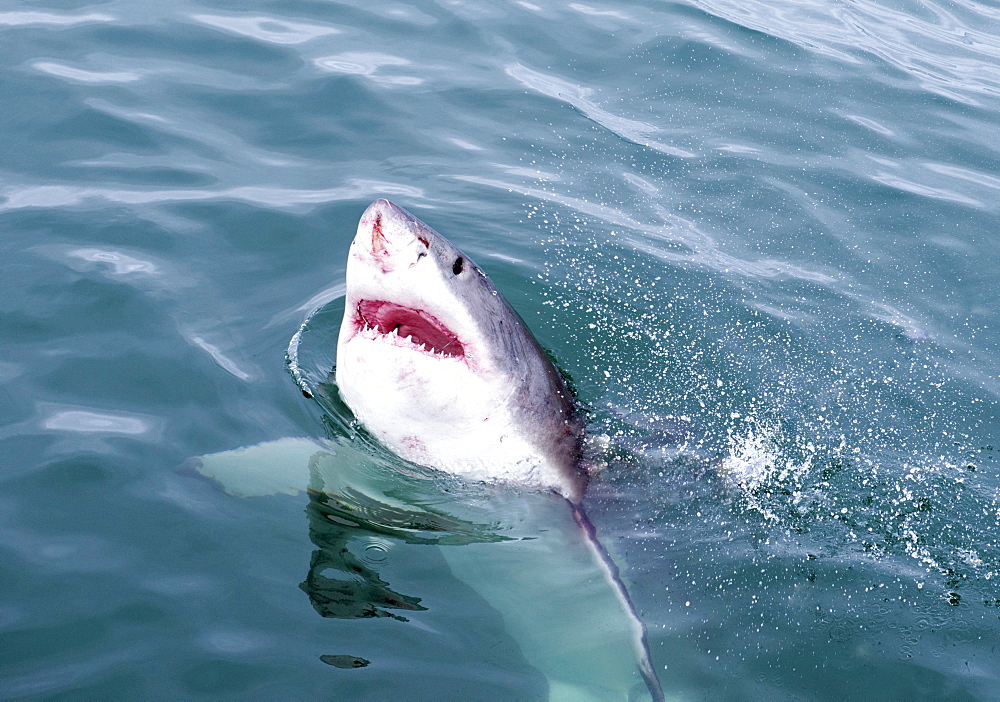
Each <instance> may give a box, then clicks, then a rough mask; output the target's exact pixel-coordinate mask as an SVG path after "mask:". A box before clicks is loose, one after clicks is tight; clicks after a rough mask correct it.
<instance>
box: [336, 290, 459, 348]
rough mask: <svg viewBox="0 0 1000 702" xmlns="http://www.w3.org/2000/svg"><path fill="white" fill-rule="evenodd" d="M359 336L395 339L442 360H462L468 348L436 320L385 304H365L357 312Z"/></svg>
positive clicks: (380, 302) (419, 312)
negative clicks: (437, 356)
mask: <svg viewBox="0 0 1000 702" xmlns="http://www.w3.org/2000/svg"><path fill="white" fill-rule="evenodd" d="M356 313H357V319H356V320H355V324H357V328H358V332H359V333H362V334H363V333H365V332H368V333H369V334H373V335H374V336H373V337H372V338H375V336H379V335H382V336H388V337H390V338H391V337H395V338H396V339H398V340H399V341H400V342H404V343H410V344H413V345H414V346H416V347H417V349H418V350H421V351H425V352H427V353H432V354H435V355H439V356H449V357H462V356H465V348H464V347H463V346H462V342H460V341H459V340H458V337H457V336H455V334H453V333H452V331H451V330H450V329H448V327H446V326H445V325H444V324H442V323H441V322H440V321H438V320H437V319H435V318H434V316H432V315H430V314H428V313H426V312H423V311H422V310H418V309H414V308H412V307H404V306H402V305H397V304H396V303H394V302H388V301H386V300H362V301H361V302H359V303H358V305H357V308H356Z"/></svg>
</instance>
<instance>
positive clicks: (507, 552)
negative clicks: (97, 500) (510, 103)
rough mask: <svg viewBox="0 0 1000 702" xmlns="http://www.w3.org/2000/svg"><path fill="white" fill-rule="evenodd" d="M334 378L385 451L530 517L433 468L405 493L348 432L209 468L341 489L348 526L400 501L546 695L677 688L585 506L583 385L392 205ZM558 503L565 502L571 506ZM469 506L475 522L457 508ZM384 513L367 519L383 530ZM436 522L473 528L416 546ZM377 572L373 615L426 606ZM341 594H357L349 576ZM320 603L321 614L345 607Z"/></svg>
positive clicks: (360, 239) (273, 487)
mask: <svg viewBox="0 0 1000 702" xmlns="http://www.w3.org/2000/svg"><path fill="white" fill-rule="evenodd" d="M336 384H337V388H338V389H339V394H340V396H341V397H342V399H343V401H344V402H345V403H346V405H347V406H348V407H349V408H350V409H351V411H352V412H353V413H354V415H355V417H356V418H357V419H358V421H359V422H360V423H361V424H362V425H363V426H364V427H365V429H366V430H367V431H368V432H369V433H370V434H371V435H372V436H374V437H375V438H376V439H378V441H379V442H381V443H382V444H383V445H384V446H385V447H386V448H388V449H389V450H391V451H392V452H394V453H395V454H397V455H398V456H400V457H401V458H403V459H405V460H407V461H409V462H411V463H414V464H417V465H419V466H426V467H429V468H432V469H436V470H438V471H442V472H444V473H447V474H450V475H453V476H458V477H459V478H461V479H463V480H464V481H466V482H469V481H472V482H477V481H486V482H492V483H502V484H505V485H508V486H513V487H515V488H517V491H516V492H515V494H516V499H518V500H519V501H521V502H522V503H523V504H524V505H526V506H527V509H526V510H525V509H521V510H520V513H521V514H528V513H530V516H528V517H519V518H518V520H517V521H518V524H517V525H516V526H510V525H507V526H504V527H503V528H501V529H499V530H498V529H496V528H495V527H496V526H497V525H493V527H488V526H485V525H482V524H477V523H476V522H477V521H481V520H482V518H483V512H482V507H481V506H479V508H478V510H479V511H476V510H472V511H471V512H470V511H469V505H468V504H465V503H463V502H462V498H460V497H459V496H457V495H453V494H452V493H448V495H447V496H438V497H428V496H427V495H426V490H427V487H426V482H425V481H424V482H423V484H419V485H418V484H417V483H420V481H417V483H413V481H409V482H408V484H409V485H410V487H411V488H412V489H413V492H414V495H413V496H411V497H410V498H405V497H404V498H401V497H400V495H401V494H403V493H406V492H407V491H406V490H401V489H400V485H398V484H397V485H392V483H393V481H394V480H395V481H396V482H397V483H400V482H407V481H408V478H407V476H401V475H397V476H396V477H395V478H394V476H393V473H394V472H395V471H388V472H387V471H382V472H377V471H376V472H372V471H371V470H367V469H361V468H359V467H358V466H359V465H360V464H361V463H364V460H362V461H360V462H359V460H358V454H357V452H356V449H353V448H352V447H350V446H349V445H345V444H344V443H343V442H336V441H334V442H327V443H324V444H317V443H315V442H312V441H310V440H307V439H284V440H280V441H277V442H269V443H267V444H262V445H260V446H257V447H251V448H245V449H237V450H235V451H227V452H223V453H220V454H212V455H209V456H204V457H202V458H201V459H200V461H199V462H198V470H200V471H201V472H202V473H203V474H204V475H207V476H209V477H212V478H215V479H217V480H218V481H220V482H221V483H222V484H223V485H224V487H225V488H226V490H227V491H228V492H230V493H233V494H240V495H255V494H267V493H273V492H291V491H294V490H295V489H302V488H303V487H304V486H305V484H306V483H308V484H309V488H310V491H311V493H312V494H313V496H314V504H315V500H316V496H317V495H326V496H331V495H333V496H334V497H333V498H330V499H326V501H325V502H324V504H330V505H334V508H335V509H339V508H340V506H341V505H343V504H347V505H348V507H347V509H346V511H343V510H341V511H340V512H338V514H340V515H341V516H340V517H337V519H336V520H340V523H343V519H344V518H345V515H346V517H347V518H349V519H354V520H355V521H357V519H358V517H357V515H358V514H369V515H372V514H375V515H379V514H381V515H383V516H384V515H386V514H390V513H391V515H392V520H393V522H394V523H396V524H404V523H407V524H410V525H411V528H410V529H409V530H408V531H407V532H406V533H407V534H408V535H409V536H407V537H405V538H404V540H405V541H406V542H407V543H417V542H422V543H437V544H438V545H441V546H442V548H441V552H442V554H443V555H444V556H445V560H446V561H447V562H448V564H449V566H450V567H451V570H452V572H453V573H454V574H455V575H456V576H457V577H458V578H459V579H461V580H464V581H465V582H467V583H468V584H469V585H471V586H472V587H473V588H474V589H475V590H476V591H477V592H479V593H480V595H481V596H483V597H484V599H486V600H487V601H488V602H489V603H490V604H491V605H493V606H494V607H495V608H496V609H497V610H498V611H499V612H500V613H501V615H502V616H503V618H504V622H505V625H506V628H507V629H508V632H509V633H510V634H511V635H512V636H513V637H514V638H515V640H516V641H517V642H518V644H519V646H520V648H521V649H522V653H523V654H524V655H525V657H526V658H528V659H529V660H531V662H532V663H533V664H534V665H535V666H537V667H538V668H539V669H540V670H541V672H542V673H543V674H545V676H546V678H547V679H548V682H549V698H550V699H566V700H570V699H573V700H577V699H613V698H620V699H633V698H634V695H635V689H634V688H635V684H636V682H638V677H637V676H636V672H638V674H639V676H641V679H642V681H643V682H644V683H645V685H644V686H645V688H646V689H647V690H648V692H649V695H650V696H651V697H652V699H653V700H662V699H663V692H662V689H661V687H660V683H659V680H658V679H657V677H656V674H655V673H654V672H653V667H652V664H651V661H650V655H649V648H648V643H647V638H646V630H645V626H644V625H643V623H642V621H641V620H640V619H639V617H638V615H637V614H636V611H635V607H634V606H633V604H632V601H631V599H630V597H629V594H628V591H627V589H626V587H625V585H624V583H623V582H622V579H621V577H620V574H619V571H618V567H617V565H616V564H615V562H614V560H613V559H612V557H611V556H610V554H609V553H608V551H607V550H606V549H605V548H604V546H603V545H602V544H601V542H600V541H599V540H598V538H597V534H596V530H595V528H594V526H593V524H592V523H591V522H590V519H589V518H588V517H587V515H586V512H585V511H584V509H583V505H582V500H583V496H584V492H585V490H586V486H587V481H588V474H587V470H586V467H585V465H584V462H583V460H582V457H581V454H582V444H583V434H584V423H583V420H582V418H581V416H580V414H579V412H578V411H577V408H576V405H575V403H574V398H573V397H572V394H571V392H570V390H569V389H568V387H567V385H566V383H565V381H564V380H563V378H562V376H561V375H560V373H559V372H558V371H557V370H556V368H555V367H554V366H553V365H552V362H551V361H550V360H549V358H548V357H547V356H546V354H545V352H544V351H543V350H542V348H541V347H540V346H539V344H538V342H537V341H536V340H535V338H534V337H533V336H532V334H531V333H530V331H528V329H527V327H526V326H525V324H524V322H523V321H522V320H521V318H520V317H519V316H518V315H517V313H516V312H515V311H514V310H513V309H512V308H511V306H510V305H509V304H508V303H507V301H506V300H504V298H503V297H502V296H501V295H500V293H499V292H498V291H497V289H496V288H495V287H494V286H493V283H492V282H491V281H490V280H489V278H487V277H486V275H485V273H483V272H482V270H481V269H480V268H479V267H478V266H476V265H475V264H474V263H473V262H472V261H471V260H470V259H469V258H468V256H466V255H465V254H463V253H462V252H461V251H459V250H458V249H457V248H456V247H455V246H454V245H452V244H451V243H450V242H449V241H448V240H447V239H445V238H444V237H443V236H441V235H440V234H438V233H437V232H435V231H434V230H433V229H431V228H430V227H428V226H427V225H425V224H424V223H423V222H421V221H420V220H418V219H417V218H416V217H414V216H413V215H411V214H410V213H408V212H406V211H405V210H403V209H402V208H400V207H398V206H396V205H394V204H393V203H391V202H389V201H388V200H376V201H375V202H374V203H372V205H371V206H369V207H368V209H367V210H365V212H364V214H363V215H362V217H361V221H360V223H359V225H358V231H357V235H356V237H355V239H354V242H353V243H352V245H351V251H350V254H349V259H348V265H347V290H346V300H345V311H344V318H343V322H342V325H341V329H340V335H339V340H338V345H337V364H336ZM305 468H308V471H306V470H304V469H305ZM376 474H377V475H378V478H377V479H375V478H373V476H374V475H376ZM387 481H388V482H387ZM524 488H527V490H524ZM501 492H502V493H503V494H502V495H498V496H497V499H498V501H501V502H503V501H506V504H508V505H509V503H510V499H511V497H510V493H509V491H507V492H503V491H501ZM416 493H424V494H423V495H422V496H416ZM552 493H555V495H553V494H552ZM361 494H363V495H364V499H363V500H362V502H360V503H359V502H358V500H359V499H360V498H359V497H358V495H361ZM556 495H558V496H561V498H564V499H560V498H559V497H556ZM345 496H346V497H345ZM559 502H562V504H563V505H566V504H567V503H568V507H569V509H568V510H567V509H566V506H563V507H562V509H561V510H560V509H559V507H558V503H559ZM359 504H363V505H364V506H363V507H360V508H359V507H358V505H359ZM429 504H433V508H428V505H429ZM351 505H354V506H351ZM372 505H375V506H374V507H373V506H372ZM463 513H464V514H466V515H468V516H470V517H472V518H471V519H467V520H465V519H463V518H461V517H459V518H456V517H454V515H455V514H463ZM505 513H507V514H510V513H512V511H511V510H510V509H508V510H506V512H505ZM351 515H354V516H353V517H352V516H351ZM428 517H431V518H430V519H429V518H428ZM569 517H571V519H568V518H569ZM336 520H335V521H336ZM362 521H364V520H362ZM379 521H380V519H379V518H378V517H377V516H376V517H372V519H371V520H370V522H368V523H367V524H368V525H369V526H371V525H372V524H374V525H376V527H377V528H378V529H379V530H380V531H381V533H387V532H386V531H385V527H384V526H378V523H379ZM381 521H385V520H384V519H382V520H381ZM428 523H433V524H437V525H441V524H452V525H456V524H464V525H466V527H462V528H461V529H459V528H458V527H447V528H446V527H442V529H443V531H444V532H447V533H448V534H449V536H448V537H447V538H444V539H437V540H436V539H435V538H433V534H431V535H430V537H428V538H427V539H426V540H425V541H421V539H423V538H424V537H420V538H417V539H416V541H414V537H413V536H412V534H413V533H414V531H413V528H412V525H415V524H428ZM449 529H457V531H451V532H449ZM313 531H315V530H313ZM498 532H502V535H497V534H498ZM574 534H575V535H574ZM338 538H349V537H338ZM314 541H315V539H314ZM444 544H454V545H461V548H453V547H451V546H445V545H444ZM314 560H316V557H315V556H314ZM313 580H316V579H315V578H313ZM317 582H319V581H318V580H317ZM367 582H368V583H369V584H372V583H375V584H377V585H378V587H379V588H381V589H380V590H379V591H380V592H381V593H382V595H381V597H382V600H381V602H380V607H381V609H379V608H375V609H373V610H372V611H378V612H382V614H378V616H394V615H391V614H388V613H386V610H385V608H384V607H385V603H386V601H389V602H395V603H399V602H403V603H404V604H406V607H405V608H406V609H413V610H414V611H419V610H421V609H423V608H422V607H421V606H418V605H417V602H419V599H417V598H406V597H405V596H400V595H399V594H398V593H392V591H391V590H388V584H387V583H384V582H383V581H381V580H379V579H378V577H377V576H373V577H370V578H368V579H367ZM602 582H603V583H604V584H603V585H601V583H602ZM307 585H310V581H309V580H307V582H306V583H303V589H306V591H307V592H310V598H311V599H312V600H313V604H314V606H316V607H317V611H321V606H320V604H317V602H318V601H320V600H322V602H327V603H328V601H329V595H328V594H327V595H323V596H322V597H320V596H319V595H317V594H316V590H317V587H316V583H312V584H311V585H310V587H307ZM324 587H326V589H327V590H329V589H330V588H329V586H328V585H324ZM334 590H335V591H336V592H337V593H338V595H337V597H338V598H339V599H338V601H341V600H343V597H342V595H341V594H339V593H340V592H341V589H340V588H339V585H337V586H335V587H334ZM386 592H388V593H392V594H391V597H389V598H388V600H386V596H385V594H384V593H386ZM344 601H347V600H344ZM584 602H585V603H586V604H584V605H581V604H578V603H584ZM350 603H352V604H350V606H349V607H347V606H344V607H341V609H343V610H350V611H353V612H357V611H362V612H364V611H367V610H365V607H366V606H368V605H367V603H365V604H362V605H358V604H357V603H355V602H354V600H350ZM322 607H323V608H322V611H321V613H324V616H341V615H336V614H334V615H331V614H325V612H329V611H336V610H337V608H332V607H330V606H329V605H328V604H325V605H323V606H322ZM404 621H405V619H404ZM630 669H631V670H630ZM639 684H640V685H642V683H639Z"/></svg>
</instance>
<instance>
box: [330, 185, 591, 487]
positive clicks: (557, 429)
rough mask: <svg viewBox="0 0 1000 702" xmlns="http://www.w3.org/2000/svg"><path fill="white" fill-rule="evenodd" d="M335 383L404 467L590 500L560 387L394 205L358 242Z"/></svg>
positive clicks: (453, 259) (455, 254)
mask: <svg viewBox="0 0 1000 702" xmlns="http://www.w3.org/2000/svg"><path fill="white" fill-rule="evenodd" d="M336 381H337V385H338V387H339V389H340V393H341V396H342V397H343V399H344V401H345V402H346V403H347V405H348V406H349V407H350V408H351V410H352V411H353V412H354V414H355V416H356V417H357V418H358V420H359V421H360V422H361V423H362V424H363V425H364V426H365V428H366V429H367V430H368V431H369V432H370V433H371V434H373V435H374V436H375V437H376V438H377V439H378V440H379V441H381V442H382V443H383V444H384V445H385V446H386V447H387V448H389V449H390V450H392V451H393V452H395V453H396V454H398V455H399V456H401V457H402V458H405V459H407V460H409V461H412V462H414V463H418V464H420V465H425V466H429V467H431V468H437V469H439V470H442V471H446V472H449V473H454V474H458V475H463V476H467V477H470V478H473V479H483V480H499V481H506V482H512V483H517V484H520V485H526V486H531V487H538V488H542V489H551V490H555V491H556V492H559V493H560V494H562V495H563V496H564V497H566V498H567V499H568V500H570V501H571V502H574V503H578V502H579V501H580V500H581V498H582V496H583V491H584V488H585V486H586V473H585V471H584V470H583V469H582V467H581V462H580V447H581V442H582V436H583V422H582V420H581V418H580V416H579V413H578V412H577V411H576V409H575V406H574V403H573V398H572V396H571V395H570V392H569V390H568V389H567V387H566V384H565V382H564V381H563V379H562V377H561V376H560V375H559V373H558V371H556V369H555V368H554V367H553V366H552V363H551V362H550V361H549V359H548V357H547V356H546V355H545V353H544V351H542V349H541V347H540V346H539V345H538V342H537V341H536V340H535V338H534V337H533V336H532V335H531V332H529V331H528V329H527V327H526V326H525V325H524V322H523V321H522V320H521V318H520V317H519V316H518V315H517V313H516V312H515V311H514V310H513V309H512V308H511V306H510V305H509V304H508V303H507V301H506V300H505V299H504V298H503V296H502V295H500V293H499V292H498V291H497V289H496V288H495V287H494V285H493V283H492V282H491V281H490V279H489V278H488V277H487V276H486V274H485V273H483V271H482V270H481V269H480V268H479V267H478V266H477V265H476V264H475V263H474V262H473V261H472V260H470V259H469V257H468V256H466V255H465V254H464V253H462V252H461V251H459V250H458V249H457V248H456V247H455V246H454V245H453V244H451V242H449V241H448V240H447V239H445V238H444V237H443V236H441V235H440V234H438V233H437V232H435V231H434V230H433V229H431V228H430V227H428V226H427V225H426V224H424V223H423V222H421V221H420V220H419V219H417V218H416V217H414V216H413V215H411V214H410V213H409V212H407V211H406V210H404V209H402V208H401V207H398V206H396V205H394V204H393V203H391V202H389V201H388V200H376V201H375V202H374V203H372V204H371V206H369V207H368V209H367V210H365V212H364V214H363V215H362V216H361V221H360V223H359V224H358V231H357V235H356V236H355V238H354V242H353V243H352V244H351V250H350V254H349V258H348V262H347V295H346V307H345V312H344V321H343V324H342V325H341V329H340V338H339V341H338V345H337V372H336Z"/></svg>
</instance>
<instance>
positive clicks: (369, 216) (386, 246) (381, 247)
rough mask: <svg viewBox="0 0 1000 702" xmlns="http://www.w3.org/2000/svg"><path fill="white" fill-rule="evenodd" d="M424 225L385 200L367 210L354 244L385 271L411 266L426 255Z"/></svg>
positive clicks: (426, 240) (427, 245) (427, 244)
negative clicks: (364, 250) (362, 249)
mask: <svg viewBox="0 0 1000 702" xmlns="http://www.w3.org/2000/svg"><path fill="white" fill-rule="evenodd" d="M425 228H426V227H425V225H424V224H423V223H422V222H421V221H420V220H418V219H417V218H416V217H414V216H413V215H411V214H410V213H409V212H407V211H406V210H404V209H403V208H402V207H399V206H397V205H394V204H393V203H391V202H389V201H388V200H385V199H381V198H380V199H378V200H376V201H375V202H373V203H372V204H371V205H369V206H368V209H366V210H365V212H364V214H362V215H361V221H360V222H359V223H358V234H357V237H356V238H355V243H356V244H358V245H360V246H361V247H362V248H364V249H366V250H367V253H369V254H370V255H371V256H373V257H374V258H375V259H376V260H378V261H380V262H381V264H382V266H383V267H384V268H386V269H390V268H395V267H397V266H399V265H413V264H414V263H416V262H417V261H418V260H420V258H421V257H422V256H424V255H426V254H427V251H428V249H429V248H430V237H429V236H428V235H427V234H426V233H425V232H424V229H425Z"/></svg>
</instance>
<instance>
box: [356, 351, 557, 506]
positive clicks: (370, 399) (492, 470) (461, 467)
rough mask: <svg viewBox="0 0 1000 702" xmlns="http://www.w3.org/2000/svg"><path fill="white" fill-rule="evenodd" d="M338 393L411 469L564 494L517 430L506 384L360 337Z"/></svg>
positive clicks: (449, 361)
mask: <svg viewBox="0 0 1000 702" xmlns="http://www.w3.org/2000/svg"><path fill="white" fill-rule="evenodd" d="M337 385H338V386H339V388H340V392H341V394H342V395H343V398H344V401H345V402H346V403H347V404H348V405H349V406H350V407H351V409H353V411H354V414H355V416H356V417H357V418H358V420H359V421H360V422H361V423H362V424H363V425H364V426H365V428H366V429H368V431H369V432H371V433H372V434H373V435H374V436H375V437H376V438H377V439H378V440H379V441H381V442H382V443H383V444H384V445H385V446H386V447H387V448H388V449H390V450H391V451H393V452H394V453H396V454H397V455H399V456H400V457H402V458H404V459H406V460H408V461H412V462H414V463H418V464H420V465H425V466H429V467H431V468H436V469H438V470H442V471H445V472H448V473H453V474H458V475H463V476H466V477H469V478H473V479H477V480H501V481H510V482H515V483H518V484H522V485H529V486H535V487H542V488H558V487H560V482H559V476H558V472H557V471H556V470H555V469H554V468H553V467H550V466H548V465H546V462H545V459H544V458H543V456H542V455H541V454H540V452H539V451H538V448H537V447H536V446H534V445H532V444H531V443H529V442H528V441H527V440H526V439H525V438H524V436H523V430H521V429H519V428H518V427H517V426H515V425H514V423H513V418H512V413H511V407H510V405H509V400H510V394H511V391H510V383H509V379H507V378H502V377H497V376H496V375H495V374H490V373H488V372H483V371H479V372H478V373H473V372H471V371H470V369H469V367H468V366H467V365H466V361H465V360H463V359H459V358H449V357H444V358H440V357H432V356H430V355H428V354H425V353H421V352H417V351H413V350H412V349H407V348H401V347H399V346H394V345H391V344H387V343H384V342H382V341H380V340H377V339H376V340H372V339H367V338H365V337H363V336H355V337H354V338H352V339H350V340H349V341H347V342H346V343H344V344H342V345H341V346H340V349H339V351H338V358H337Z"/></svg>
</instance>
